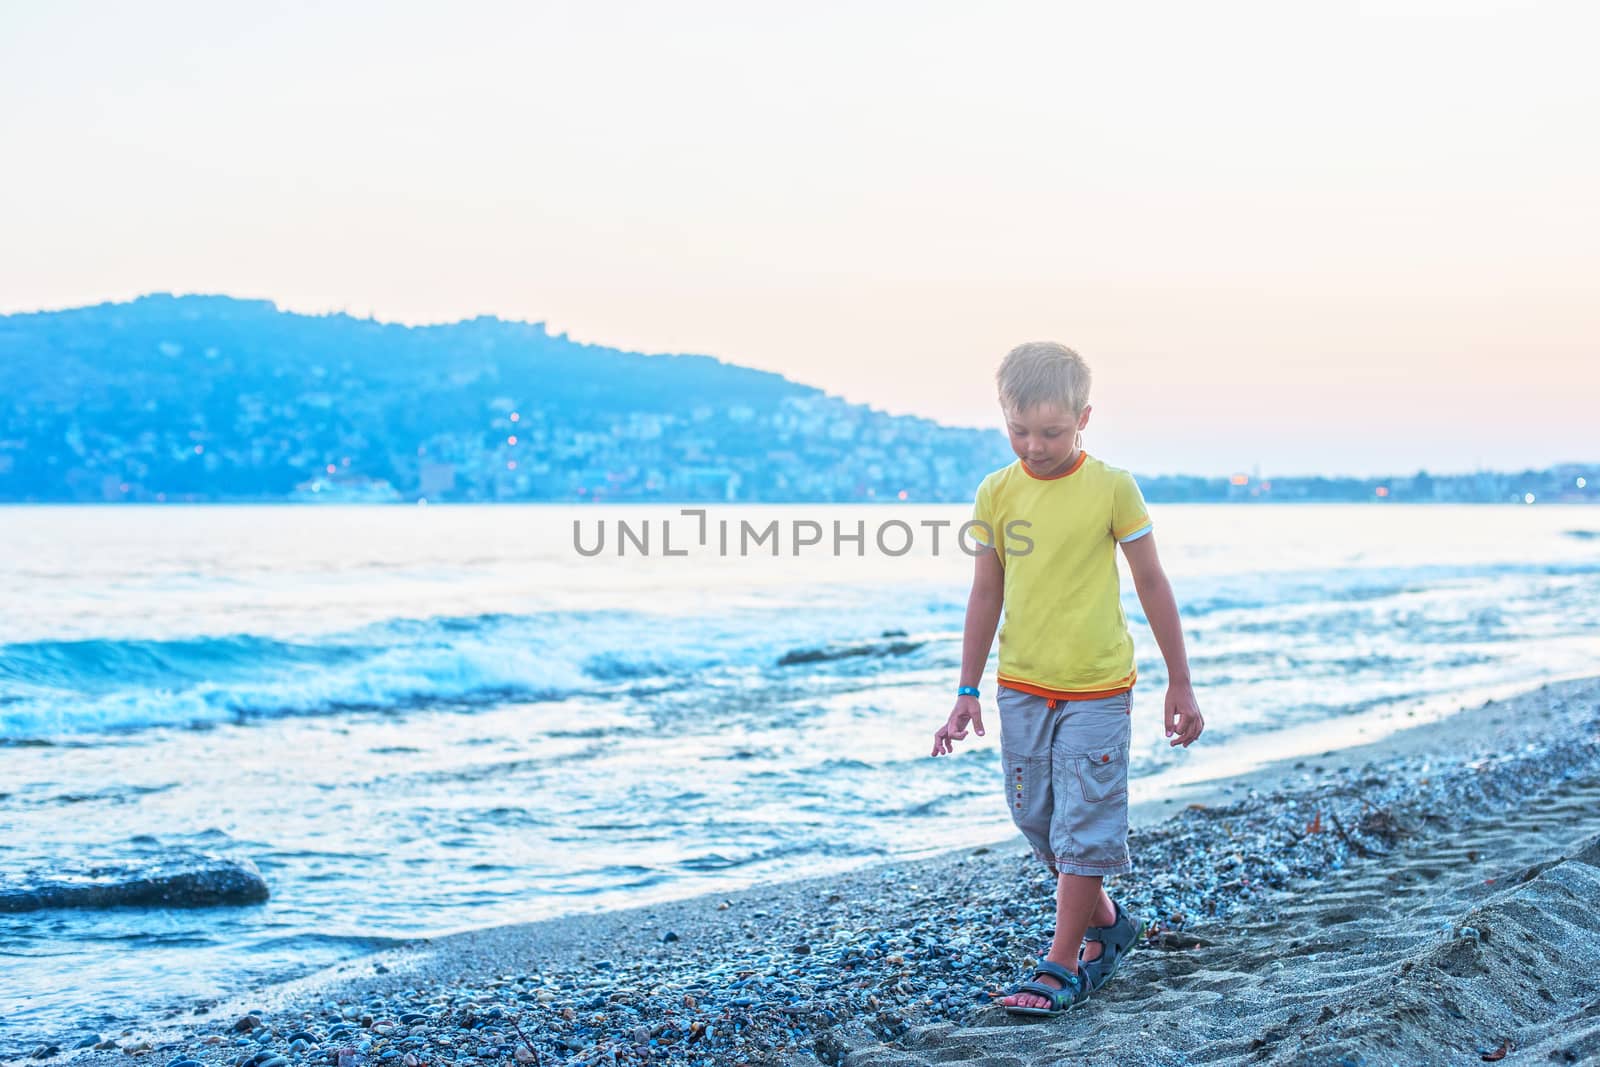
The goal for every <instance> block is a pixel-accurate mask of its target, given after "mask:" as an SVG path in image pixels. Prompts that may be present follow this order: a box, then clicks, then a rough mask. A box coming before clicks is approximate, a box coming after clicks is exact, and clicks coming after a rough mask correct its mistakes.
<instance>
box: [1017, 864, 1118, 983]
mask: <svg viewBox="0 0 1600 1067" xmlns="http://www.w3.org/2000/svg"><path fill="white" fill-rule="evenodd" d="M1101 918H1104V920H1105V922H1103V923H1097V922H1091V919H1101ZM1115 920H1116V910H1115V908H1114V906H1113V905H1112V903H1111V899H1110V898H1109V897H1107V896H1106V894H1105V891H1104V890H1103V889H1102V888H1101V879H1100V877H1099V876H1098V875H1095V876H1090V875H1085V874H1063V875H1059V876H1057V878H1056V933H1055V936H1054V937H1053V938H1051V939H1050V951H1049V952H1046V953H1045V957H1044V958H1045V959H1047V960H1049V961H1050V962H1051V963H1059V964H1060V965H1061V966H1063V967H1065V968H1067V969H1068V970H1069V971H1070V970H1074V969H1076V967H1077V965H1078V953H1079V951H1080V950H1082V949H1083V948H1084V944H1083V932H1084V931H1085V930H1087V929H1088V928H1089V927H1090V926H1096V925H1099V926H1105V925H1109V924H1110V923H1112V922H1114V921H1115ZM1089 952H1090V955H1089V957H1088V958H1090V959H1093V958H1095V957H1097V956H1099V955H1100V946H1099V944H1098V943H1095V944H1094V946H1093V947H1092V948H1090V949H1089ZM1039 981H1041V982H1043V983H1044V984H1045V985H1050V986H1056V987H1058V988H1059V987H1060V985H1061V983H1060V982H1058V981H1056V979H1054V978H1052V977H1050V976H1049V975H1040V976H1039ZM1001 1003H1003V1004H1007V1005H1010V1006H1012V1007H1018V1008H1046V1007H1049V1006H1050V1002H1049V1001H1047V1000H1045V999H1044V998H1043V997H1041V996H1039V995H1038V994H1036V993H1018V994H1017V995H1016V996H1013V997H1006V998H1005V1000H1003V1001H1002V1002H1001Z"/></svg>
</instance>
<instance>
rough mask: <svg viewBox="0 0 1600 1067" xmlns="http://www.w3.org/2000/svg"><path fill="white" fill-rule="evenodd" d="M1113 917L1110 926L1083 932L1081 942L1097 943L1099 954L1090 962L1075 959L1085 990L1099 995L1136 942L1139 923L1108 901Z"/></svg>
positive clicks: (1094, 927)
mask: <svg viewBox="0 0 1600 1067" xmlns="http://www.w3.org/2000/svg"><path fill="white" fill-rule="evenodd" d="M1112 903H1113V904H1114V905H1115V906H1116V909H1117V917H1116V919H1115V920H1114V921H1113V922H1112V923H1111V925H1110V926H1091V927H1089V929H1087V930H1085V931H1084V932H1083V939H1084V940H1085V941H1098V942H1100V955H1098V956H1096V957H1095V958H1094V959H1092V960H1079V961H1078V966H1079V968H1080V969H1081V970H1082V971H1083V974H1084V977H1086V978H1087V979H1088V980H1089V989H1090V990H1091V991H1093V992H1099V991H1100V989H1101V988H1102V987H1104V986H1105V984H1106V983H1107V982H1109V981H1111V976H1112V975H1113V974H1115V973H1116V970H1117V965H1118V964H1120V963H1121V962H1122V957H1124V956H1126V955H1127V954H1128V953H1129V952H1131V951H1133V946H1134V945H1135V944H1137V943H1138V941H1139V924H1138V923H1137V922H1135V921H1134V919H1133V916H1131V915H1129V914H1128V913H1127V912H1125V911H1123V910H1122V905H1121V904H1120V903H1119V902H1117V901H1112Z"/></svg>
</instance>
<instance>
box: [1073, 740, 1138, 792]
mask: <svg viewBox="0 0 1600 1067" xmlns="http://www.w3.org/2000/svg"><path fill="white" fill-rule="evenodd" d="M1075 762H1076V763H1077V767H1078V785H1079V787H1080V788H1082V790H1083V799H1084V800H1086V801H1088V802H1089V803H1091V804H1099V803H1101V802H1102V801H1106V800H1115V799H1117V798H1118V797H1120V796H1126V795H1127V792H1128V751H1127V749H1124V748H1120V747H1118V748H1100V749H1091V750H1089V751H1087V752H1085V753H1084V754H1083V755H1081V756H1079V757H1078V758H1077V760H1076V761H1075Z"/></svg>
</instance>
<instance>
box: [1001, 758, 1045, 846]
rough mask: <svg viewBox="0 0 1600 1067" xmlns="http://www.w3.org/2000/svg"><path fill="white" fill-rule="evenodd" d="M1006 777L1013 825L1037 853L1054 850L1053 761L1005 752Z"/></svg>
mask: <svg viewBox="0 0 1600 1067" xmlns="http://www.w3.org/2000/svg"><path fill="white" fill-rule="evenodd" d="M1001 759H1002V761H1003V762H1004V764H1005V773H1006V808H1007V809H1008V810H1009V811H1010V812H1011V821H1012V822H1014V823H1016V824H1017V829H1019V830H1021V831H1022V833H1023V836H1025V837H1027V839H1028V841H1029V842H1030V843H1031V844H1032V845H1033V846H1034V847H1035V848H1037V849H1039V850H1041V851H1043V852H1045V853H1046V854H1048V853H1049V849H1050V758H1049V757H1048V756H1019V755H1017V754H1015V753H1013V752H1007V751H1005V750H1004V749H1002V750H1001Z"/></svg>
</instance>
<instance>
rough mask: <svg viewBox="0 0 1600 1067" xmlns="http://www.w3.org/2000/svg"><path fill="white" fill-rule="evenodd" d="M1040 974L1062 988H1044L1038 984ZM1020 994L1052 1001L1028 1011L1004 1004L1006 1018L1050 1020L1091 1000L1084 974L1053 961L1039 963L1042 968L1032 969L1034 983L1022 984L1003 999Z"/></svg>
mask: <svg viewBox="0 0 1600 1067" xmlns="http://www.w3.org/2000/svg"><path fill="white" fill-rule="evenodd" d="M1040 975H1049V976H1050V977H1051V978H1054V979H1056V980H1057V981H1058V982H1060V983H1061V988H1060V989H1057V988H1056V987H1055V986H1049V985H1045V984H1044V983H1043V982H1041V981H1038V978H1039V976H1040ZM1018 993H1033V994H1035V995H1037V996H1041V997H1044V998H1045V999H1046V1000H1048V1001H1049V1002H1050V1006H1049V1007H1048V1008H1025V1007H1023V1006H1021V1005H1020V1004H1006V1005H1004V1007H1005V1009H1006V1014H1007V1015H1035V1016H1043V1017H1046V1018H1051V1017H1054V1016H1056V1015H1061V1014H1064V1013H1065V1012H1066V1011H1068V1010H1069V1009H1071V1008H1074V1007H1076V1006H1077V1005H1079V1004H1082V1003H1083V1002H1084V1001H1086V1000H1088V999H1089V987H1088V985H1087V984H1086V983H1085V981H1084V978H1083V976H1082V975H1079V974H1075V973H1073V972H1072V971H1069V970H1067V969H1066V968H1065V967H1063V966H1061V964H1059V963H1053V962H1051V961H1050V960H1040V961H1039V966H1037V967H1035V968H1034V969H1033V980H1032V981H1027V982H1023V983H1022V984H1021V985H1019V986H1017V988H1015V989H1013V990H1011V991H1010V992H1009V993H1003V994H1001V995H1002V996H1007V997H1013V996H1016V995H1017V994H1018Z"/></svg>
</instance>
